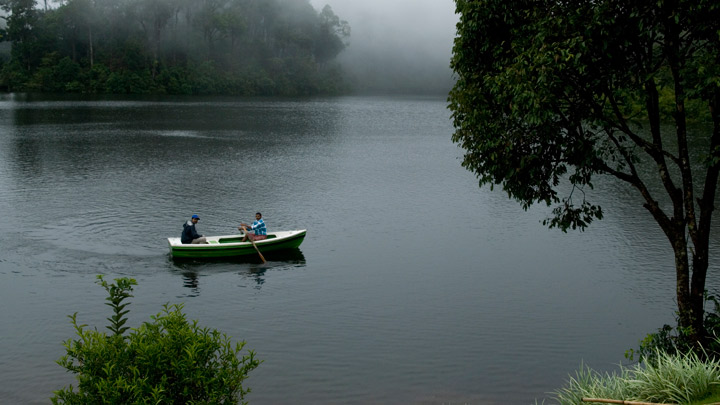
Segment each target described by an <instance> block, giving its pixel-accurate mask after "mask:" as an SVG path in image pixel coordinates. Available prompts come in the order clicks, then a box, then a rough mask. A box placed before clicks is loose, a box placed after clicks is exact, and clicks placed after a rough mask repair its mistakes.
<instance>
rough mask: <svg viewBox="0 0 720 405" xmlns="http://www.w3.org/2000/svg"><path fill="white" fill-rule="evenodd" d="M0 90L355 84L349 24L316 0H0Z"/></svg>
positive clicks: (247, 90)
mask: <svg viewBox="0 0 720 405" xmlns="http://www.w3.org/2000/svg"><path fill="white" fill-rule="evenodd" d="M0 9H1V10H2V16H1V18H2V21H0V22H4V24H2V28H1V29H0V41H2V42H0V50H1V52H0V91H10V92H62V93H108V94H193V95H199V94H227V95H285V96H298V95H316V94H337V93H342V92H345V91H346V90H347V85H346V84H345V80H344V77H343V72H342V69H341V68H340V65H339V64H338V63H337V62H336V61H335V59H336V56H337V55H338V54H339V53H340V52H342V50H343V49H345V47H347V46H348V44H349V42H348V41H349V37H350V26H349V25H348V23H347V22H346V21H343V20H341V19H340V18H339V17H338V16H337V15H335V13H334V12H333V10H332V8H331V7H330V6H329V5H327V6H325V7H324V8H323V9H322V10H321V11H317V10H316V9H315V8H314V7H313V6H312V5H311V4H310V2H309V0H49V1H48V0H44V1H36V0H0Z"/></svg>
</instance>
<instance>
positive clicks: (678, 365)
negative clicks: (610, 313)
mask: <svg viewBox="0 0 720 405" xmlns="http://www.w3.org/2000/svg"><path fill="white" fill-rule="evenodd" d="M656 354H657V355H656V356H653V358H652V359H648V360H646V361H644V362H643V363H639V364H636V365H634V366H632V367H623V366H621V367H620V370H619V371H617V372H614V373H605V374H601V373H598V372H596V371H593V370H591V369H590V368H588V367H586V366H581V368H580V370H579V371H577V372H576V373H575V376H571V377H570V379H569V381H568V383H567V385H566V386H565V387H564V388H562V389H560V390H558V391H556V392H555V396H556V399H557V401H558V403H559V404H561V405H580V404H587V402H583V401H582V399H583V398H603V399H615V400H625V401H638V402H654V403H670V404H688V405H689V404H693V405H695V404H707V403H711V402H716V401H717V398H718V394H719V391H718V385H719V384H720V362H719V361H718V360H715V359H701V358H700V356H698V355H697V354H696V353H694V352H690V353H687V354H677V353H675V354H668V353H664V352H660V351H658V352H657V353H656Z"/></svg>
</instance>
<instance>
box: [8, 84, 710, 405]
mask: <svg viewBox="0 0 720 405" xmlns="http://www.w3.org/2000/svg"><path fill="white" fill-rule="evenodd" d="M445 105H446V103H445V101H444V98H443V97H438V98H413V97H404V98H403V97H394V98H390V97H348V98H329V99H311V100H271V99H228V98H206V99H179V100H178V99H173V100H170V99H167V100H164V99H153V100H149V99H144V100H128V99H124V100H87V99H86V100H82V99H79V100H68V99H56V100H53V99H48V98H38V97H30V96H21V95H5V96H2V97H0V213H1V215H2V224H3V227H2V232H0V247H1V250H0V306H1V310H2V312H0V313H1V314H2V315H1V321H2V322H1V323H0V325H1V327H2V332H1V333H0V346H1V347H2V350H0V403H7V404H10V403H24V404H35V403H38V404H40V403H49V399H48V398H49V397H50V396H51V395H52V391H53V390H55V389H59V388H61V387H63V386H64V385H67V384H69V383H72V382H73V376H72V375H69V374H67V373H66V372H65V371H64V370H63V369H62V368H61V367H60V366H58V365H56V364H55V360H57V359H58V358H60V357H61V356H62V355H63V354H64V349H63V346H62V342H63V341H64V340H67V339H69V338H72V337H74V331H73V329H72V327H71V325H70V323H69V320H68V319H67V317H66V315H68V314H72V313H74V312H78V318H79V320H80V322H82V323H87V324H89V325H91V326H96V327H98V329H103V328H104V326H105V325H106V324H107V321H105V318H106V317H108V316H109V315H110V313H109V311H110V308H109V307H107V306H105V305H103V304H104V298H105V291H104V290H103V289H102V288H101V287H99V286H97V285H95V277H96V275H97V274H105V275H106V276H107V277H108V278H111V279H112V278H117V277H121V276H127V277H133V278H135V279H137V280H138V283H139V285H138V286H137V287H136V289H135V292H134V295H135V297H134V298H133V299H132V305H131V306H130V307H129V308H130V309H131V313H130V324H131V326H137V325H139V323H140V322H142V321H145V320H148V319H149V317H150V315H153V314H155V313H157V312H159V311H160V310H161V305H162V304H164V303H167V302H170V303H184V305H185V312H186V313H187V314H188V316H189V317H190V318H191V319H199V320H200V323H201V324H202V325H204V326H209V327H213V328H217V329H219V330H221V331H223V332H226V333H227V334H229V335H231V336H233V337H234V338H235V339H238V340H246V341H247V346H246V348H249V349H253V350H255V351H256V352H257V355H258V357H259V358H260V359H262V360H264V363H263V364H262V365H261V366H260V367H259V368H258V369H257V370H255V371H254V372H252V373H251V375H250V379H249V380H247V385H248V386H249V387H251V388H252V393H251V394H250V395H249V396H248V397H247V399H248V400H249V401H250V403H252V404H286V403H312V404H340V403H342V404H380V403H383V404H384V403H417V404H450V403H454V404H457V403H471V404H506V403H517V404H531V403H534V401H535V399H538V400H539V401H542V399H543V398H546V397H547V396H548V395H547V393H548V392H551V391H554V390H555V389H557V388H559V387H561V386H562V385H563V383H564V381H565V380H566V378H567V376H568V374H570V373H572V372H574V370H576V369H577V368H578V367H579V366H580V364H581V363H583V362H584V364H586V365H588V366H590V367H592V368H595V369H597V370H614V369H615V368H616V365H617V364H619V363H621V362H623V361H624V358H623V353H624V352H625V350H626V349H629V348H631V347H636V346H637V343H638V341H639V340H640V339H641V338H642V337H643V336H644V335H645V334H646V333H647V332H650V331H652V330H655V329H656V328H658V327H659V326H661V325H662V324H663V323H669V322H672V320H673V311H674V308H675V307H674V269H673V261H672V256H671V252H670V249H669V244H668V243H667V242H666V241H665V240H664V237H663V236H662V234H661V232H660V231H659V229H658V227H657V226H656V225H655V224H654V222H653V221H652V219H651V218H650V216H649V215H648V214H647V213H646V212H645V211H644V210H643V209H642V208H641V207H640V205H639V204H638V203H637V200H636V197H635V195H634V194H633V192H632V191H630V190H627V189H625V188H623V187H622V186H620V185H617V184H614V183H612V182H607V181H606V182H603V181H600V182H599V183H598V185H599V187H598V192H597V193H596V194H597V196H596V197H597V198H598V199H599V201H600V202H602V203H604V205H605V206H606V219H605V220H603V221H601V222H598V223H596V224H594V225H593V226H591V228H590V229H589V230H588V231H587V232H584V233H580V232H573V233H568V234H563V233H561V232H559V231H556V230H548V229H545V228H544V227H543V226H542V225H541V224H540V223H539V221H540V220H542V219H543V218H544V217H545V216H546V215H547V214H548V213H549V211H548V210H547V209H545V208H542V207H540V208H533V209H531V210H530V211H528V212H525V211H523V210H522V209H521V208H520V206H519V205H517V204H516V203H514V202H512V201H510V200H508V199H507V197H506V195H505V194H504V193H503V192H501V191H498V190H496V191H490V190H489V189H486V188H483V189H479V188H478V187H477V182H476V180H475V178H474V177H473V175H472V174H471V173H469V172H467V171H465V170H464V169H463V168H461V167H460V157H461V156H462V151H461V150H460V149H459V148H457V147H456V146H455V145H454V144H452V142H451V140H450V136H451V133H452V126H451V123H450V121H449V112H448V111H447V110H446V108H445ZM256 211H262V212H263V214H264V217H265V220H266V222H267V224H268V227H269V229H271V230H272V229H278V230H282V229H297V228H307V229H308V236H307V238H306V240H305V242H304V243H303V245H302V246H301V247H300V250H299V251H297V252H292V253H291V254H288V255H281V256H275V257H272V258H270V257H269V259H271V260H270V261H269V262H268V263H267V264H266V265H261V264H260V262H259V261H258V260H257V259H255V258H249V259H247V260H241V261H219V262H211V263H174V262H172V261H171V260H169V258H168V254H167V252H168V248H167V242H166V238H167V237H170V236H179V234H180V230H181V224H182V223H183V222H184V221H185V220H186V219H187V218H188V217H189V216H190V215H191V214H194V213H197V214H199V215H200V217H201V220H200V223H199V226H198V227H199V230H200V232H201V233H204V234H207V235H214V234H230V233H233V232H235V227H236V226H237V224H238V223H239V222H241V221H245V222H247V221H249V220H251V219H252V218H253V214H254V213H255V212H256ZM718 240H719V238H718V236H717V232H716V233H715V235H714V241H713V247H714V248H715V249H716V250H715V251H716V252H717V248H718V247H719V246H718V245H719V242H718ZM711 267H712V268H711V272H710V278H709V280H708V286H709V287H711V288H715V287H717V285H718V279H717V272H718V265H717V261H716V260H713V262H712V264H711Z"/></svg>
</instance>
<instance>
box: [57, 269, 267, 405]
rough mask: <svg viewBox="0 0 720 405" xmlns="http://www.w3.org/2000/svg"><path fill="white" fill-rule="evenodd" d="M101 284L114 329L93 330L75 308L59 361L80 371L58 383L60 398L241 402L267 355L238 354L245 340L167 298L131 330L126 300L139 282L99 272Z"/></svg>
mask: <svg viewBox="0 0 720 405" xmlns="http://www.w3.org/2000/svg"><path fill="white" fill-rule="evenodd" d="M98 284H100V285H102V286H103V287H104V288H105V289H106V290H107V292H108V295H109V296H108V298H106V300H107V301H108V302H107V303H106V305H109V306H110V307H112V309H113V316H111V317H110V318H107V319H108V321H110V325H109V326H108V327H107V328H108V329H109V330H110V331H111V332H112V333H111V334H107V333H104V332H99V331H98V330H97V329H95V330H88V329H86V328H85V327H86V326H87V325H79V324H78V321H77V313H75V314H73V315H71V316H69V317H70V319H71V320H72V324H73V326H74V327H75V330H76V334H77V336H78V338H77V339H74V340H73V339H70V340H68V341H67V342H65V348H66V350H67V354H66V355H65V356H63V357H62V358H61V359H60V360H58V364H60V365H61V366H62V367H64V368H65V369H67V370H68V371H70V372H72V373H74V374H77V381H78V387H77V391H75V390H74V389H73V386H72V385H70V386H69V387H65V388H63V389H61V390H58V391H55V395H54V396H53V397H52V398H51V400H52V402H53V403H54V404H62V403H64V404H99V403H113V404H133V403H143V404H144V403H153V404H160V403H162V404H192V403H195V404H199V403H213V404H237V403H238V401H239V400H242V399H243V398H244V396H245V395H246V394H247V393H249V392H250V389H249V388H243V386H242V382H243V381H244V380H245V379H246V378H247V377H248V373H249V372H250V371H251V370H253V369H255V368H256V367H258V365H259V364H260V362H259V361H258V360H256V359H255V353H254V352H253V351H249V352H248V354H247V355H244V356H242V357H238V354H239V353H240V351H241V350H242V348H243V346H244V345H245V342H240V343H236V344H235V345H233V344H232V343H231V341H230V338H229V337H228V336H227V335H225V334H223V333H220V332H218V331H217V330H214V329H209V328H201V327H199V326H198V323H197V321H192V322H191V323H190V322H188V321H187V319H186V317H185V315H184V314H183V313H182V308H183V306H182V305H168V304H166V305H165V306H164V307H163V310H162V312H160V313H159V314H157V315H156V316H153V317H151V318H152V322H144V323H143V324H142V325H141V326H140V327H139V328H137V329H132V331H131V332H130V333H129V334H128V335H127V336H125V335H124V333H125V332H126V331H127V330H128V329H129V328H128V327H126V326H124V324H125V323H126V321H127V318H125V315H127V313H128V310H126V309H125V308H126V306H127V305H129V303H123V301H124V300H125V299H126V298H129V297H132V295H131V294H130V292H131V291H132V286H133V285H137V283H136V282H135V280H133V279H128V278H120V279H116V280H115V283H114V284H108V283H107V282H106V281H105V280H103V278H102V276H98ZM243 403H246V402H243Z"/></svg>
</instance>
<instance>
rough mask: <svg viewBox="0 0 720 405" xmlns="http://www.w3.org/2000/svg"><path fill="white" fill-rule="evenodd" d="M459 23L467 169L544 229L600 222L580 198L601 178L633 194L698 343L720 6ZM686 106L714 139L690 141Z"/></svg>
mask: <svg viewBox="0 0 720 405" xmlns="http://www.w3.org/2000/svg"><path fill="white" fill-rule="evenodd" d="M456 11H457V13H458V14H459V15H460V21H459V23H458V25H457V37H456V39H455V44H454V48H453V58H452V62H451V66H452V68H453V70H454V71H455V74H456V77H457V82H456V85H455V86H454V88H453V89H452V91H451V92H450V96H449V108H450V109H451V111H452V118H453V123H454V126H455V133H454V135H453V140H454V141H455V142H457V143H459V144H460V145H461V146H462V147H463V148H464V149H465V150H466V154H465V157H464V160H463V166H464V167H466V168H467V169H469V170H471V171H473V172H475V173H476V174H477V176H478V178H479V182H480V184H481V185H483V184H488V183H489V184H500V185H502V187H503V189H504V190H505V191H507V192H508V194H509V195H510V196H511V197H512V198H514V199H516V200H518V201H519V202H521V203H522V204H523V206H524V207H526V208H527V207H528V206H530V205H531V204H533V203H546V204H548V205H555V209H554V211H553V213H554V217H552V218H549V219H548V221H547V223H548V224H549V225H550V226H551V227H554V226H557V227H560V228H561V229H563V230H567V229H569V228H585V227H586V226H587V225H588V224H589V223H590V222H591V221H592V220H593V219H600V218H602V210H601V208H600V207H599V206H596V205H594V204H592V203H591V202H589V201H588V200H587V199H586V198H585V197H586V196H585V194H584V193H583V188H584V187H592V186H593V183H592V180H593V178H594V177H595V176H597V175H607V176H613V177H615V178H617V179H619V180H620V181H622V182H624V183H626V184H628V185H629V186H631V187H632V188H634V189H635V190H636V191H637V193H638V194H639V196H640V197H641V199H642V201H643V206H644V207H645V208H646V209H647V211H648V212H649V213H650V214H651V215H652V217H653V218H654V219H655V221H656V222H657V223H658V225H659V226H660V228H661V229H662V231H663V232H664V234H665V236H666V237H667V240H668V241H669V242H670V245H671V247H672V250H673V253H674V255H675V262H674V267H675V274H676V285H677V288H676V296H677V298H676V299H677V305H678V323H679V325H678V326H679V327H680V328H682V330H683V331H685V332H686V333H687V334H688V336H690V337H691V338H692V340H693V341H695V342H701V341H702V340H703V338H704V337H705V336H704V330H703V303H704V295H703V294H704V292H705V280H706V276H707V270H708V263H709V254H710V244H709V241H710V230H711V223H712V215H713V211H714V209H715V206H714V203H715V201H716V198H717V186H718V177H719V174H720V36H719V35H718V32H720V3H718V2H717V1H714V0H658V1H651V2H648V1H643V0H578V1H561V0H540V1H538V0H511V1H508V0H482V1H481V0H456ZM691 107H692V108H696V107H699V108H701V109H703V110H704V116H705V117H707V119H708V121H709V125H708V126H707V127H706V128H709V129H707V130H706V131H705V132H703V133H700V134H693V135H691V134H689V133H688V119H689V118H698V117H697V116H695V117H688V111H689V109H690V108H691ZM664 121H668V122H672V124H673V125H672V128H670V127H669V126H663V125H662V124H663V123H664ZM641 126H643V127H646V128H648V130H640V127H641ZM693 156H704V160H703V161H702V162H697V161H693V158H692V157H693ZM642 165H649V166H651V167H653V169H652V170H650V171H649V172H648V171H647V170H644V169H645V167H643V168H642V170H641V166H642ZM650 182H655V183H657V184H661V185H662V186H661V187H660V189H661V190H662V192H658V191H656V190H655V189H653V188H651V187H649V184H650ZM564 184H567V185H568V186H566V187H563V186H564ZM656 194H658V195H656ZM660 194H662V195H660Z"/></svg>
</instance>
